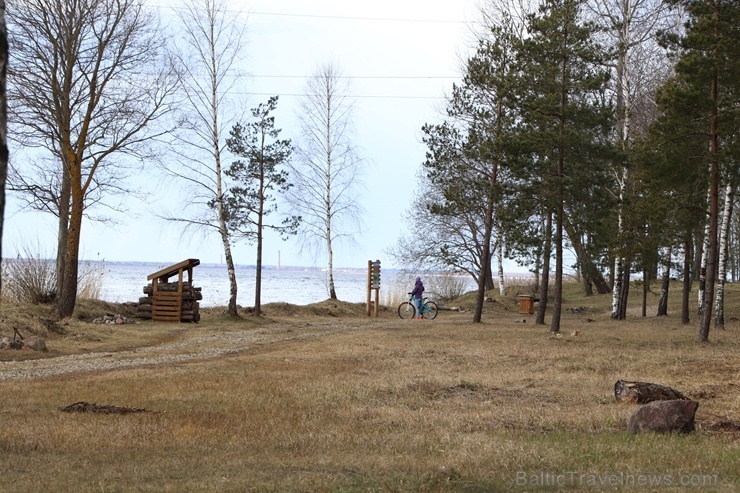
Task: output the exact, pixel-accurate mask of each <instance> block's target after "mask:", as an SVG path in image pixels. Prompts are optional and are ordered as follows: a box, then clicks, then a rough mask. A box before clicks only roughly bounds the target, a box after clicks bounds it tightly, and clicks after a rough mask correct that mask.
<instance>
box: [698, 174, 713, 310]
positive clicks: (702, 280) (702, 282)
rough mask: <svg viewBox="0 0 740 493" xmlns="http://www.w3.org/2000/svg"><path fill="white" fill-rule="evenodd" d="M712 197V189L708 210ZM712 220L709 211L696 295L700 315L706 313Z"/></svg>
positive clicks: (708, 196) (708, 200)
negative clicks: (705, 293) (705, 301)
mask: <svg viewBox="0 0 740 493" xmlns="http://www.w3.org/2000/svg"><path fill="white" fill-rule="evenodd" d="M711 195H712V189H711V187H710V188H709V191H708V192H707V208H708V207H709V203H710V202H711ZM711 220H712V218H711V214H710V212H709V210H707V219H706V223H705V224H704V238H702V249H701V266H700V268H699V289H698V292H697V295H696V296H697V302H698V303H699V308H698V309H697V312H698V314H699V315H701V314H702V313H704V292H705V290H706V282H707V250H709V226H710V224H709V223H710V221H711Z"/></svg>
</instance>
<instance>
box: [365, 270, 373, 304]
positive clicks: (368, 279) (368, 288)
mask: <svg viewBox="0 0 740 493" xmlns="http://www.w3.org/2000/svg"><path fill="white" fill-rule="evenodd" d="M372 268H373V262H372V260H368V261H367V305H366V307H365V313H366V314H367V316H368V317H369V316H370V286H371V284H372V279H373V277H372V275H373V274H372Z"/></svg>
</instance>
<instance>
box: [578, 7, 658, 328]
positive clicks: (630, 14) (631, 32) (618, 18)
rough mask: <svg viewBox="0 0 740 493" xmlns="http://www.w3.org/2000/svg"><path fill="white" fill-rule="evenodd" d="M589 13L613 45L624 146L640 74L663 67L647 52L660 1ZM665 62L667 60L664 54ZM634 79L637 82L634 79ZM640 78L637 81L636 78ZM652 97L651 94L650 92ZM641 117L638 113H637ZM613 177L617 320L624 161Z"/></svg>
mask: <svg viewBox="0 0 740 493" xmlns="http://www.w3.org/2000/svg"><path fill="white" fill-rule="evenodd" d="M590 5H591V8H592V9H593V13H594V15H596V16H597V18H598V19H599V20H600V21H601V23H602V24H604V25H605V27H606V31H605V32H606V35H607V37H608V38H609V41H610V43H611V44H612V45H613V46H614V47H615V48H616V60H615V62H614V66H613V71H614V84H615V87H614V96H615V102H616V113H617V123H616V132H615V134H614V140H615V144H616V146H617V148H619V149H621V150H623V151H626V150H627V148H628V146H629V143H630V139H631V137H632V134H633V132H634V130H633V128H632V126H633V125H632V124H633V117H634V112H635V108H636V109H637V111H640V109H644V108H645V106H642V107H640V106H639V105H635V101H636V100H639V99H641V95H643V94H646V93H649V94H651V95H652V94H653V92H652V91H653V89H654V88H655V87H656V84H655V83H652V84H650V83H647V81H646V74H651V76H652V77H660V76H661V73H662V74H664V75H665V74H666V72H667V71H666V70H663V71H660V70H655V66H656V64H655V63H649V62H648V60H654V59H655V58H656V56H655V55H657V56H659V57H661V58H662V59H663V60H665V57H664V56H663V55H662V53H660V54H657V53H655V54H653V53H651V49H650V47H649V46H648V45H651V46H652V47H653V48H657V43H656V42H655V34H656V31H657V29H658V28H660V27H663V20H664V17H665V12H666V7H665V5H664V4H663V2H662V1H661V0H595V1H592V2H590ZM665 65H666V66H667V60H666V63H665ZM636 82H637V83H636ZM641 82H642V84H640V83H641ZM651 97H652V96H651ZM643 119H644V118H643ZM613 175H614V180H615V183H616V184H617V186H618V190H617V191H616V195H617V198H618V204H619V206H618V211H617V235H616V236H617V238H618V239H619V240H620V241H621V242H622V245H620V246H619V247H618V248H617V251H616V254H615V255H614V276H613V279H612V318H613V319H617V320H623V319H624V318H625V317H626V314H627V295H628V290H629V275H630V262H631V260H630V254H629V252H628V251H627V250H628V249H627V248H626V244H627V243H628V241H627V240H626V239H625V238H624V235H625V232H626V231H627V230H629V229H630V226H629V225H628V224H627V223H626V221H627V219H626V218H625V212H624V209H623V204H624V202H625V201H626V200H628V199H629V197H628V190H629V189H630V180H631V176H630V169H629V166H628V165H622V164H619V165H615V166H614V167H613Z"/></svg>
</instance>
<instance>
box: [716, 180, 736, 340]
mask: <svg viewBox="0 0 740 493" xmlns="http://www.w3.org/2000/svg"><path fill="white" fill-rule="evenodd" d="M734 195H735V194H734V190H733V187H732V185H727V188H726V190H725V208H724V211H723V214H722V226H721V228H720V231H719V265H718V273H717V295H716V297H715V305H716V311H715V315H714V326H715V327H717V328H721V329H723V328H724V327H725V310H724V308H725V307H724V301H725V281H726V280H727V251H728V238H729V236H730V218H731V216H732V205H733V201H734V200H735V198H734Z"/></svg>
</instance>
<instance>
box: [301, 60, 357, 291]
mask: <svg viewBox="0 0 740 493" xmlns="http://www.w3.org/2000/svg"><path fill="white" fill-rule="evenodd" d="M305 94H306V95H305V97H304V98H303V99H302V101H301V103H300V109H299V111H300V113H299V115H298V118H299V120H300V124H301V133H302V138H301V139H300V140H299V143H298V145H297V147H296V153H295V159H294V160H293V162H292V164H291V171H290V174H291V177H292V180H291V181H292V183H293V188H291V190H290V193H289V195H288V200H289V202H290V203H291V205H292V206H293V207H294V208H295V213H296V215H298V216H301V217H302V223H301V229H300V231H299V237H300V239H301V241H302V245H303V246H304V247H307V248H309V249H310V250H311V251H313V252H318V251H323V252H324V253H326V256H327V257H326V261H327V264H326V265H327V289H328V294H329V297H330V298H331V299H337V293H336V289H335V287H334V274H333V269H334V247H335V246H336V244H337V242H340V241H352V240H353V236H354V235H355V234H357V233H358V232H359V229H360V223H361V214H362V211H363V209H362V207H361V206H360V204H359V201H358V200H357V196H358V193H359V188H360V185H361V176H362V172H363V166H364V164H365V161H364V160H363V159H362V158H361V157H360V156H359V153H358V149H357V147H356V145H355V143H354V141H353V134H352V110H353V106H354V101H353V99H352V98H351V96H350V88H349V83H348V80H347V79H346V78H344V77H343V76H342V74H341V72H340V70H339V68H338V67H337V66H336V65H335V64H334V63H331V62H329V63H325V64H323V65H320V66H319V67H318V69H317V70H316V72H315V74H314V75H313V76H312V77H311V78H310V79H309V80H308V82H307V84H306V90H305Z"/></svg>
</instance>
